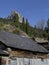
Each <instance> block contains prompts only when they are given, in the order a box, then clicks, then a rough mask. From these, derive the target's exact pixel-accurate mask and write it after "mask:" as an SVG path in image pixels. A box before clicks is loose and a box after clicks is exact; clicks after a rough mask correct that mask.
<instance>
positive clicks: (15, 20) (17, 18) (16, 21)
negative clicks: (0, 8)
mask: <svg viewBox="0 0 49 65" xmlns="http://www.w3.org/2000/svg"><path fill="white" fill-rule="evenodd" d="M13 19H14V23H15V26H16V27H19V16H18V14H15V15H14V18H13Z"/></svg>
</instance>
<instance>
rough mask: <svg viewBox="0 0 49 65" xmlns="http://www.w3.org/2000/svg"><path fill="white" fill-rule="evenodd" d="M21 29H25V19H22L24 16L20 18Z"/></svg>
mask: <svg viewBox="0 0 49 65" xmlns="http://www.w3.org/2000/svg"><path fill="white" fill-rule="evenodd" d="M22 30H23V31H25V20H24V17H23V18H22Z"/></svg>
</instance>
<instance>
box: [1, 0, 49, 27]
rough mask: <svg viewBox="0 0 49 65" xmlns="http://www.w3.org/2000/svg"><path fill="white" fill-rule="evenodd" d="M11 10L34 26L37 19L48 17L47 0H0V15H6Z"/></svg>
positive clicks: (48, 3)
mask: <svg viewBox="0 0 49 65" xmlns="http://www.w3.org/2000/svg"><path fill="white" fill-rule="evenodd" d="M13 10H16V11H18V12H19V13H21V14H22V15H23V16H24V18H25V19H26V18H27V19H28V21H29V23H30V25H32V26H34V25H35V24H37V23H38V21H40V20H42V19H44V20H45V21H46V20H47V19H48V18H49V0H0V17H7V16H8V15H9V14H10V12H11V11H13Z"/></svg>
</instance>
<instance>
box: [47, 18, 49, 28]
mask: <svg viewBox="0 0 49 65" xmlns="http://www.w3.org/2000/svg"><path fill="white" fill-rule="evenodd" d="M47 28H48V29H49V19H48V21H47Z"/></svg>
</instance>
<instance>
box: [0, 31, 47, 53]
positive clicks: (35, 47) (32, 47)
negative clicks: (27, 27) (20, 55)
mask: <svg viewBox="0 0 49 65" xmlns="http://www.w3.org/2000/svg"><path fill="white" fill-rule="evenodd" d="M0 41H1V42H3V43H4V44H5V45H7V46H8V47H13V48H16V49H22V50H27V51H32V52H39V53H48V51H47V50H46V49H45V48H44V47H42V46H40V45H39V44H37V42H35V41H33V40H31V39H30V38H27V37H23V36H20V35H16V34H13V33H10V32H5V31H0Z"/></svg>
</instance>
